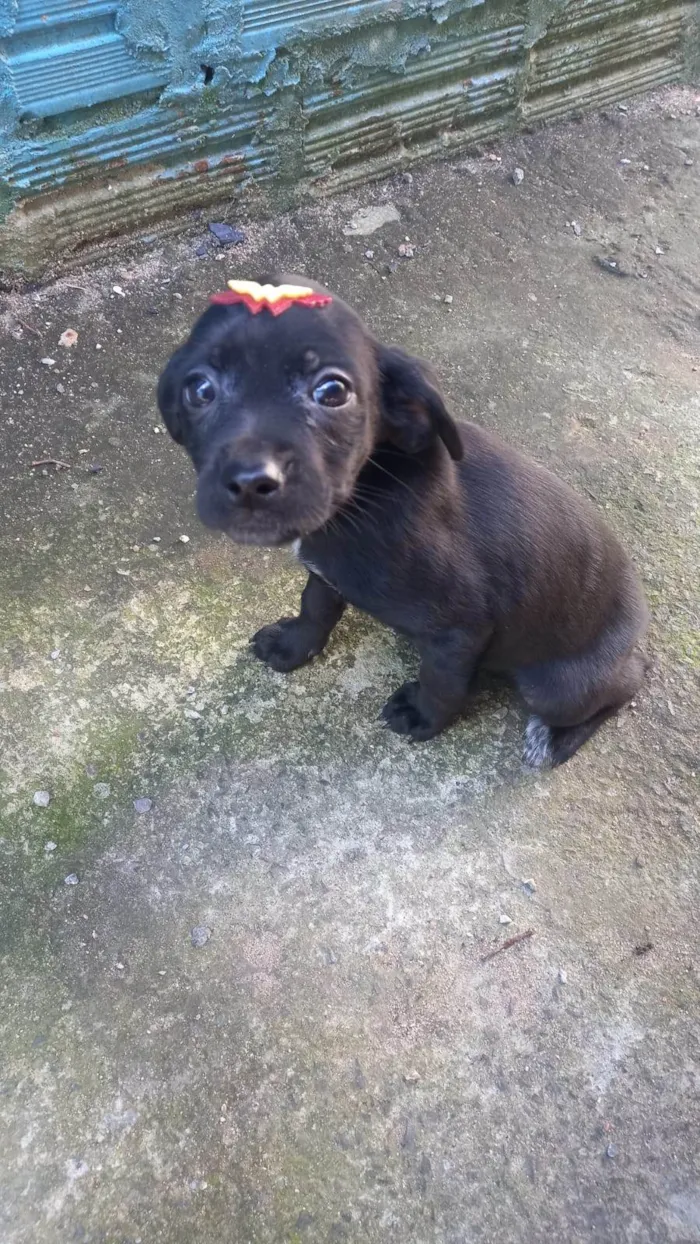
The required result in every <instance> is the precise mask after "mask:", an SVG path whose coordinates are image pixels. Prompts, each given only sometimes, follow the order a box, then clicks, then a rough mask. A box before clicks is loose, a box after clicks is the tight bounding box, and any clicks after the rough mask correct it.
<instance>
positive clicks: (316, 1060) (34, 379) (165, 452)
mask: <svg viewBox="0 0 700 1244" xmlns="http://www.w3.org/2000/svg"><path fill="white" fill-rule="evenodd" d="M699 106H700V97H698V95H697V94H696V93H694V92H693V91H692V90H673V91H668V92H664V93H661V94H657V95H655V96H652V97H650V98H647V99H644V100H641V101H637V102H636V103H634V104H630V106H629V109H628V111H627V112H622V111H619V110H618V109H614V110H612V111H611V112H610V113H609V114H608V115H601V116H598V117H592V118H589V119H587V120H585V121H583V122H581V123H578V124H571V125H567V126H562V127H558V128H555V129H551V130H548V131H545V132H542V133H538V134H535V135H531V136H528V137H523V138H520V139H518V140H517V141H513V142H512V143H509V144H503V145H500V146H499V147H498V148H497V149H496V150H495V151H490V152H482V153H479V152H475V153H474V155H473V157H472V158H469V159H466V160H461V161H460V162H459V163H458V164H456V165H443V166H434V167H430V168H426V169H423V170H422V171H420V172H417V173H416V174H415V176H414V178H413V180H412V181H408V180H406V179H404V180H402V179H395V180H393V181H390V182H388V183H386V184H384V185H380V186H377V187H374V188H372V189H369V190H367V191H364V192H362V193H358V194H356V195H354V196H352V197H346V198H345V199H343V200H336V201H332V202H330V203H326V204H324V205H323V206H322V207H312V208H308V209H305V210H303V211H301V212H299V213H298V214H296V215H294V216H293V217H284V218H280V219H278V220H275V221H272V222H270V223H269V224H266V225H263V226H259V227H255V228H252V229H250V231H249V237H248V241H247V243H246V245H245V247H242V248H237V249H235V250H231V251H228V252H226V253H225V255H223V256H222V258H217V252H216V251H212V252H211V253H210V254H209V255H208V257H206V258H200V257H197V256H196V254H195V251H196V249H197V248H198V246H199V244H200V243H201V239H202V235H203V234H204V233H205V231H206V221H205V220H202V219H194V220H193V221H192V228H191V232H190V234H188V235H186V236H183V238H181V239H180V240H179V241H178V242H177V243H173V242H171V241H168V242H167V243H164V244H163V245H162V246H160V245H156V246H155V247H154V248H152V249H151V250H149V251H147V252H144V253H141V254H138V253H135V252H134V251H130V252H120V251H119V250H115V251H109V252H106V253H105V257H104V265H103V267H101V268H98V269H95V268H93V269H90V270H86V271H84V272H82V273H80V274H76V273H73V274H72V275H71V276H70V277H68V278H65V279H63V280H59V281H58V282H57V283H56V284H54V285H52V286H48V287H45V288H38V289H34V290H33V291H32V290H29V291H27V292H25V293H23V294H17V295H12V296H11V297H10V298H8V299H7V300H6V301H5V304H4V306H3V309H2V315H3V327H4V329H5V335H4V338H3V341H2V343H1V345H0V350H1V352H2V371H1V373H0V374H1V376H2V381H1V401H2V412H3V435H4V453H3V460H2V467H1V470H2V476H3V487H2V510H3V523H4V528H3V543H4V555H3V559H2V566H1V567H0V576H2V589H3V590H2V602H1V604H0V648H1V658H2V671H1V673H0V681H1V683H2V695H1V697H0V711H1V712H2V727H1V728H2V738H3V748H2V757H1V758H0V791H1V792H2V812H1V814H0V815H1V816H2V829H1V834H2V839H1V844H0V845H1V849H2V873H1V878H0V879H1V881H2V885H3V891H2V974H1V978H0V991H1V992H2V1008H1V1012H0V1013H1V1015H2V1021H1V1022H2V1044H1V1049H2V1064H3V1065H2V1074H1V1078H0V1093H1V1098H0V1100H1V1111H0V1114H1V1117H2V1123H1V1124H0V1127H1V1129H2V1132H1V1134H2V1152H3V1163H2V1175H1V1176H0V1179H1V1180H2V1184H3V1191H2V1197H1V1199H0V1216H1V1217H0V1221H2V1237H3V1240H5V1241H7V1244H30V1242H31V1244H59V1242H61V1244H62V1242H63V1241H85V1242H88V1244H93V1242H97V1241H100V1244H137V1242H138V1241H141V1242H142V1244H152V1242H154V1241H167V1244H180V1242H183V1244H184V1242H185V1241H187V1242H188V1244H190V1242H192V1241H197V1244H214V1242H216V1244H219V1242H221V1241H225V1242H226V1244H279V1242H280V1241H283V1242H286V1244H292V1242H294V1244H317V1242H318V1244H321V1242H323V1244H325V1242H326V1241H349V1242H355V1241H357V1242H358V1244H359V1242H360V1241H367V1242H368V1244H391V1242H394V1241H397V1242H398V1241H402V1242H403V1241H412V1242H415V1244H433V1242H435V1244H438V1242H439V1244H475V1242H477V1241H483V1242H484V1244H492V1242H493V1241H509V1242H510V1241H514V1242H520V1241H527V1242H528V1244H530V1242H538V1241H545V1240H547V1241H549V1240H552V1239H554V1240H558V1241H559V1240H560V1241H567V1242H568V1241H571V1242H578V1241H588V1240H600V1241H606V1242H610V1244H617V1242H618V1241H620V1242H625V1244H626V1242H627V1241H630V1242H634V1244H665V1242H667V1241H668V1242H669V1244H670V1242H674V1244H686V1242H688V1241H693V1240H700V1169H699V1166H700V1160H699V1158H698V1140H699V1132H700V1127H699V1124H698V1119H699V1117H700V1114H699V1102H698V1055H699V1048H698V1046H699V1041H698V1032H699V1028H698V1019H699V1014H698V1002H699V990H698V771H699V769H700V755H699V754H698V740H699V736H700V720H699V713H698V709H699V697H698V658H699V654H700V646H699V644H698V581H699V578H700V576H699V570H700V565H699V563H700V541H699V539H698V447H699V445H700V434H699V432H698V427H699V423H698V415H699V413H700V400H699V397H698V378H699V376H700V372H698V367H700V331H699V330H700V317H699V304H700V278H699V276H698V273H699V271H700V268H699V264H698V260H699V258H700V235H699V233H698V230H697V220H698V218H699V216H700V182H699V180H698V169H699V168H700V131H699V129H698V120H697V111H698V107H699ZM489 155H498V156H500V160H498V159H489V158H488V156H489ZM691 161H692V163H691ZM516 166H518V167H521V168H523V170H524V172H525V178H524V180H523V182H522V184H520V185H518V186H515V185H513V183H512V181H511V179H510V175H511V173H512V169H513V168H514V167H516ZM387 203H393V204H395V206H396V208H397V210H398V213H399V217H400V219H399V221H391V220H389V221H388V222H387V223H386V224H385V225H383V226H382V228H381V229H380V230H379V231H378V232H377V233H375V234H374V235H372V236H371V237H370V238H366V237H348V236H347V235H346V234H345V233H344V232H343V229H344V227H347V224H348V221H349V220H350V219H351V218H352V217H353V215H354V214H355V213H356V212H357V211H358V210H359V209H360V208H364V207H368V206H372V205H375V206H376V205H381V204H387ZM574 224H575V225H576V228H574V227H573V225H574ZM407 237H408V238H409V240H410V242H411V244H412V245H413V246H414V247H415V254H414V257H413V258H412V259H404V258H399V256H398V247H399V245H400V244H401V243H402V242H404V241H405V239H406V238H407ZM370 250H371V251H373V255H372V256H371V258H370V257H367V255H366V252H367V251H370ZM601 258H603V259H606V258H607V259H611V258H612V259H613V260H614V261H615V262H616V263H617V265H618V268H619V269H620V270H621V271H623V272H624V273H627V274H628V275H626V276H624V277H618V276H615V275H614V274H613V273H612V272H611V271H609V270H608V271H605V270H604V269H603V268H601V267H600V265H599V263H598V260H600V259H601ZM275 264H279V265H281V266H283V267H285V268H287V269H291V270H294V271H305V272H308V274H309V275H313V276H315V277H316V278H318V279H319V280H321V281H323V282H325V283H327V284H329V285H330V286H332V287H334V288H335V289H337V290H338V292H339V293H340V294H342V295H343V296H344V297H345V298H347V299H348V300H349V301H351V302H352V303H354V304H355V305H356V306H357V307H358V309H359V310H360V311H361V312H362V313H363V314H364V315H365V316H366V318H367V320H368V322H369V323H370V324H371V326H372V327H373V328H374V329H375V330H376V332H377V334H378V335H379V336H381V337H382V338H383V339H385V340H392V341H395V342H397V343H400V344H402V345H404V346H407V347H408V348H410V349H414V350H416V351H419V352H421V353H423V354H424V355H426V356H427V357H429V358H430V359H431V360H432V362H433V363H434V364H435V366H436V367H437V369H438V371H439V373H440V374H441V376H442V377H443V380H444V387H445V390H446V393H447V395H448V397H449V400H450V403H451V406H452V408H453V410H454V411H455V412H456V413H460V412H461V413H463V414H464V415H466V416H468V417H471V418H475V419H477V420H480V421H482V422H483V423H484V424H486V425H487V426H489V427H491V428H494V429H496V430H498V431H499V432H500V433H501V434H502V435H503V436H505V437H506V438H508V439H510V440H511V441H512V442H513V443H514V444H516V445H518V446H520V447H521V448H523V449H525V450H527V451H528V452H530V453H531V454H532V455H533V456H534V457H536V458H538V459H539V460H540V461H542V462H544V463H545V464H546V465H548V466H550V467H552V468H553V469H554V470H556V471H557V472H559V473H560V474H561V475H563V476H564V477H565V478H567V479H569V480H570V481H571V482H572V483H573V484H574V485H575V486H577V487H578V488H580V489H582V490H583V491H585V492H587V493H588V494H590V495H591V496H592V497H593V498H594V499H595V501H596V502H597V504H598V505H600V506H601V508H602V509H604V510H605V511H606V514H607V518H608V520H609V521H610V523H611V524H612V525H613V526H614V527H615V528H616V529H617V530H618V531H619V532H620V534H621V536H622V537H623V539H624V540H625V543H626V544H627V546H628V547H629V548H630V550H631V552H632V553H633V555H634V557H635V560H636V562H637V565H638V566H639V568H640V571H641V573H642V576H643V578H644V582H645V585H646V588H647V591H648V594H649V598H650V602H651V605H652V610H653V623H652V629H651V634H650V647H651V649H652V650H653V652H654V656H655V665H654V669H653V671H652V674H651V676H650V678H649V680H648V683H647V685H646V687H645V689H644V691H643V693H642V694H641V695H640V696H639V698H638V701H637V702H636V703H635V705H634V706H632V707H631V708H630V709H629V710H628V711H626V712H625V713H624V714H623V715H622V716H621V717H620V718H619V719H618V721H617V722H615V723H612V725H610V726H609V727H606V728H605V729H604V730H602V731H601V732H600V734H599V735H597V736H596V738H595V740H594V741H593V743H592V744H590V745H589V746H587V747H586V748H585V749H584V750H583V751H582V752H581V753H580V754H579V755H578V756H577V757H576V758H575V759H574V760H573V761H572V762H571V764H569V765H568V766H566V767H565V768H563V769H562V770H559V771H557V772H555V773H554V774H543V775H538V776H533V775H531V774H527V773H524V772H523V770H522V769H521V766H520V760H519V754H520V746H521V739H522V732H523V726H524V714H523V712H522V710H521V707H520V706H519V704H518V703H517V701H516V700H515V699H514V697H513V696H512V694H511V693H510V691H509V690H508V688H507V687H504V686H501V685H493V686H485V687H484V688H483V689H482V690H481V691H480V692H479V695H478V696H477V698H476V700H475V703H474V705H473V709H472V711H471V712H470V713H469V715H468V717H467V718H465V720H464V721H463V722H462V723H460V724H459V725H458V726H457V727H456V728H455V729H453V730H451V731H450V732H449V733H447V734H445V735H444V736H442V737H441V738H440V739H438V740H435V741H433V742H431V743H429V744H426V745H423V746H416V747H411V746H407V745H406V744H405V743H404V742H403V741H402V740H400V739H398V738H396V737H395V736H393V735H391V734H389V733H387V732H385V731H383V730H382V729H381V727H380V726H379V724H378V722H377V714H378V711H379V708H380V706H381V704H382V703H383V701H384V699H385V698H386V697H387V695H388V694H389V693H390V692H391V691H392V690H393V689H394V688H395V687H396V686H397V685H398V684H399V683H400V682H401V681H402V680H403V678H404V677H405V676H406V671H407V669H411V668H412V667H413V664H414V657H413V654H412V653H411V652H410V651H409V650H408V649H407V648H406V647H405V646H404V645H403V643H402V642H400V641H398V640H396V639H395V638H394V637H393V636H392V635H391V634H389V633H387V632H386V631H383V630H382V629H381V628H379V627H378V626H376V625H375V624H374V623H373V622H372V621H371V620H368V619H366V618H362V617H359V616H358V615H355V614H349V615H348V617H347V618H346V619H344V620H343V622H342V624H341V626H340V627H339V628H338V630H337V632H336V634H335V636H334V637H333V640H332V643H331V645H330V646H329V649H328V651H327V653H326V654H325V655H324V656H323V657H322V658H321V659H319V660H318V661H316V662H314V664H313V665H311V666H310V667H309V668H307V669H304V670H302V671H300V672H298V673H296V674H294V675H292V676H289V677H283V676H280V675H276V674H273V673H272V672H270V671H269V670H267V669H265V668H263V667H260V666H257V665H256V664H255V663H254V662H253V660H252V659H251V657H250V655H249V654H248V650H247V639H248V637H249V635H250V634H252V632H253V631H254V630H255V629H256V628H257V627H258V626H260V625H262V624H263V623H265V622H266V621H269V620H272V619H274V618H276V617H277V616H279V615H280V614H282V613H289V612H290V611H291V610H293V609H294V607H295V602H296V599H297V595H298V592H299V589H300V586H301V583H302V576H301V574H300V572H299V571H298V569H297V568H296V567H295V565H294V563H293V562H292V560H291V558H290V557H289V555H288V554H287V553H284V552H275V553H271V552H265V551H261V550H249V549H247V550H241V549H236V548H234V547H233V546H230V545H228V544H227V543H226V542H225V541H224V540H223V539H219V538H217V537H215V536H214V535H212V534H211V533H208V532H205V531H203V530H202V529H201V528H200V527H199V526H198V524H197V522H196V520H195V518H194V515H193V509H192V492H193V480H192V477H191V473H190V468H189V466H188V464H187V462H186V460H185V458H184V455H182V453H181V451H179V450H178V449H177V448H176V447H175V446H174V445H172V444H171V443H170V442H169V440H167V438H166V437H165V436H164V435H163V434H162V433H160V432H158V433H156V431H154V429H155V427H156V425H157V422H158V421H157V416H156V412H155V408H154V402H153V386H154V381H155V377H156V375H157V372H158V370H159V368H160V367H161V365H162V363H163V361H164V360H165V358H166V356H167V355H168V353H169V351H170V349H171V348H172V346H173V345H174V344H175V343H176V342H177V341H178V340H179V339H180V338H181V337H182V336H183V335H184V333H185V332H186V330H187V328H188V326H189V324H190V323H191V321H192V319H193V318H194V316H195V315H196V313H197V312H198V311H199V309H200V308H201V307H202V306H203V305H204V303H205V300H206V297H207V295H208V293H210V292H211V291H213V290H215V289H217V288H221V287H222V286H223V284H224V281H225V279H226V277H227V276H229V275H249V276H254V275H256V274H257V273H258V272H259V271H260V270H261V269H264V268H268V267H269V266H271V265H275ZM115 285H116V286H119V288H120V290H121V291H122V292H121V293H119V292H115V291H114V288H113V287H114V286H115ZM446 297H451V299H452V301H451V302H445V298H446ZM67 327H71V328H74V329H76V330H77V332H78V334H79V338H78V343H77V345H76V346H74V347H73V348H72V349H71V350H67V349H65V348H64V347H61V346H59V345H58V337H59V335H60V333H61V332H62V331H63V330H64V329H65V328H67ZM98 347H99V348H98ZM43 358H52V359H54V360H55V362H54V364H53V365H49V364H43V363H42V362H41V360H42V359H43ZM45 458H51V459H57V460H59V461H60V462H63V463H65V464H67V467H68V468H69V469H60V468H56V467H54V466H51V465H48V466H43V467H41V466H40V467H34V468H33V467H32V466H31V463H32V462H36V461H39V460H41V459H45ZM44 472H46V473H44ZM183 535H186V536H188V537H189V541H188V542H183V541H182V540H181V539H180V537H181V536H183ZM40 790H45V791H48V792H49V794H50V796H51V801H50V803H49V806H48V807H39V806H36V805H35V804H34V803H33V802H32V800H33V795H34V793H35V792H36V791H40ZM139 798H148V799H150V800H151V801H152V806H151V807H150V809H149V810H148V811H146V812H142V813H137V812H136V811H135V809H134V806H133V801H134V800H136V799H139ZM68 876H75V877H77V879H78V880H77V884H66V883H65V878H66V877H68ZM501 917H508V918H509V921H510V923H505V921H503V922H502V920H501ZM193 929H197V930H206V931H205V932H200V933H198V934H196V935H195V936H194V939H193V937H192V930H193ZM528 930H532V935H531V936H530V937H529V938H528V939H526V940H523V941H521V942H520V943H518V944H517V945H514V946H513V947H512V948H511V949H508V950H505V951H503V953H500V954H497V955H496V956H494V957H492V958H486V956H487V955H488V954H489V952H490V951H491V950H493V949H494V948H496V947H498V946H499V945H501V944H502V943H503V942H505V941H506V940H507V939H508V938H510V937H513V936H516V935H518V934H520V933H524V932H526V931H528ZM193 941H194V942H197V943H200V944H197V945H195V944H193Z"/></svg>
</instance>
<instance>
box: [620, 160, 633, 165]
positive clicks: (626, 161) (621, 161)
mask: <svg viewBox="0 0 700 1244" xmlns="http://www.w3.org/2000/svg"><path fill="white" fill-rule="evenodd" d="M631 163H632V161H631V160H620V164H631Z"/></svg>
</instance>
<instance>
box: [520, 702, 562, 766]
mask: <svg viewBox="0 0 700 1244" xmlns="http://www.w3.org/2000/svg"><path fill="white" fill-rule="evenodd" d="M553 760H554V756H553V753H552V730H551V727H550V726H548V725H547V724H546V722H544V721H543V720H542V718H541V717H537V716H535V715H534V714H533V716H532V717H531V718H530V720H529V721H528V723H527V726H526V728H525V747H524V749H523V764H525V765H527V767H528V769H551V767H552V763H553Z"/></svg>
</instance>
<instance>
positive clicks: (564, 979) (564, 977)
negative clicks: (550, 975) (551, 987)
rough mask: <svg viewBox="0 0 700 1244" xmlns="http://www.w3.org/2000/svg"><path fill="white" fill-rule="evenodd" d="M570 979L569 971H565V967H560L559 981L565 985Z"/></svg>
mask: <svg viewBox="0 0 700 1244" xmlns="http://www.w3.org/2000/svg"><path fill="white" fill-rule="evenodd" d="M568 979H569V977H568V975H567V973H566V972H565V971H564V969H563V968H560V969H559V983H560V984H561V985H565V984H566V983H567V981H568Z"/></svg>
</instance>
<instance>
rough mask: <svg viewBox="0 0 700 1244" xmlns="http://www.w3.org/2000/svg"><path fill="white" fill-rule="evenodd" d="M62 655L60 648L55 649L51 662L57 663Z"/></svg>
mask: <svg viewBox="0 0 700 1244" xmlns="http://www.w3.org/2000/svg"><path fill="white" fill-rule="evenodd" d="M60 655H61V649H60V648H54V650H53V652H52V653H51V660H52V661H57V660H58V658H59V657H60Z"/></svg>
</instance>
